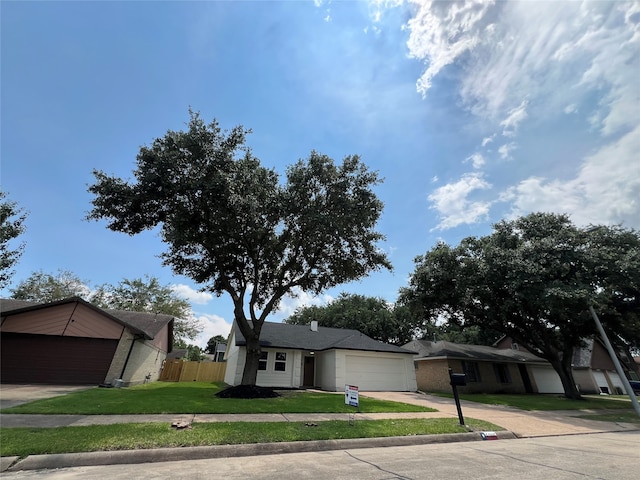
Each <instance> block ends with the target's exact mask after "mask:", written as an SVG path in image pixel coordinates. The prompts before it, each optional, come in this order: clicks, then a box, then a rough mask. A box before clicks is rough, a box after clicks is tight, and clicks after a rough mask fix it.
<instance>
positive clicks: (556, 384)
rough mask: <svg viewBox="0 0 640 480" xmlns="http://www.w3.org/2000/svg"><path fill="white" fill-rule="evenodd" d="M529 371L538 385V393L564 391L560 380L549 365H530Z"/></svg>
mask: <svg viewBox="0 0 640 480" xmlns="http://www.w3.org/2000/svg"><path fill="white" fill-rule="evenodd" d="M531 373H532V374H533V378H534V380H535V382H536V385H537V386H538V393H564V388H562V382H561V381H560V377H559V376H558V374H557V373H556V371H555V370H554V369H553V368H551V367H531Z"/></svg>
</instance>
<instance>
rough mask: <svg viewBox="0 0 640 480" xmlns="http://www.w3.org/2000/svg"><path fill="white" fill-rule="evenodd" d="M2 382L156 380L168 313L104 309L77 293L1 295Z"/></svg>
mask: <svg viewBox="0 0 640 480" xmlns="http://www.w3.org/2000/svg"><path fill="white" fill-rule="evenodd" d="M0 317H1V323H0V349H1V350H0V355H1V358H0V362H1V363H0V382H2V383H48V384H77V385H82V384H85V385H86V384H96V385H99V384H113V383H114V382H115V380H121V381H122V382H117V383H118V384H120V383H121V384H122V385H124V386H128V385H134V384H139V383H144V382H145V381H153V380H157V379H158V376H159V375H160V369H161V367H162V363H163V361H164V359H165V357H166V356H167V352H168V351H169V350H171V344H172V336H173V322H174V318H173V317H172V316H170V315H163V314H152V313H142V312H127V311H116V310H103V309H100V308H98V307H96V306H94V305H92V304H91V303H89V302H86V301H84V300H82V299H81V298H75V297H74V298H68V299H65V300H60V301H57V302H52V303H32V302H23V301H19V300H11V299H8V300H5V299H3V300H0Z"/></svg>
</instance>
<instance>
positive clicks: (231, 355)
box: [224, 332, 245, 385]
mask: <svg viewBox="0 0 640 480" xmlns="http://www.w3.org/2000/svg"><path fill="white" fill-rule="evenodd" d="M234 337H235V335H234V334H233V332H232V333H231V336H230V337H229V342H228V343H227V351H226V352H225V354H224V355H225V358H226V360H227V369H226V370H225V373H224V383H226V384H227V385H239V384H240V381H241V380H242V370H243V369H244V356H245V354H244V352H245V348H244V347H242V349H241V348H240V347H238V346H237V345H236V341H235V338H234ZM240 360H242V361H240Z"/></svg>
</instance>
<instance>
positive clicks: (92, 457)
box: [0, 431, 517, 472]
mask: <svg viewBox="0 0 640 480" xmlns="http://www.w3.org/2000/svg"><path fill="white" fill-rule="evenodd" d="M496 434H497V436H498V439H500V440H508V439H515V438H517V437H516V436H515V435H514V434H513V433H511V432H508V431H500V432H496ZM472 441H483V440H482V438H481V436H480V432H471V433H451V434H443V435H414V436H406V437H378V438H352V439H344V440H316V441H310V442H281V443H255V444H243V445H215V446H207V447H180V448H157V449H149V450H118V451H111V452H84V453H60V454H53V455H30V456H28V457H26V458H24V459H23V460H18V457H2V463H1V464H0V466H1V469H0V471H2V472H4V471H10V472H15V471H21V470H44V469H54V468H68V467H86V466H95V465H118V464H135V463H153V462H172V461H181V460H202V459H208V458H224V457H248V456H256V455H277V454H283V453H299V452H321V451H328V450H342V449H353V448H374V447H401V446H408V445H428V444H434V443H452V442H472ZM16 460H18V461H16Z"/></svg>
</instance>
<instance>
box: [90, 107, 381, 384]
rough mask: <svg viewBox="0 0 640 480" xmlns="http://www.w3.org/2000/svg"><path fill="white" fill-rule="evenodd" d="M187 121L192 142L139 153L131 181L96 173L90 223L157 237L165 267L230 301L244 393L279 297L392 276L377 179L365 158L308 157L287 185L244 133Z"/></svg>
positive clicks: (177, 140) (181, 140)
mask: <svg viewBox="0 0 640 480" xmlns="http://www.w3.org/2000/svg"><path fill="white" fill-rule="evenodd" d="M190 116H191V118H190V121H189V124H188V130H187V131H179V132H174V131H168V132H167V133H166V135H165V136H164V137H162V138H158V139H156V140H155V141H154V142H153V143H152V145H151V146H145V147H142V148H141V149H140V152H139V154H138V157H137V168H136V169H135V171H134V176H135V181H134V182H132V183H130V182H128V181H125V180H122V179H120V178H117V177H111V176H108V175H107V174H105V173H103V172H101V171H94V175H95V178H96V183H95V184H94V185H92V186H90V187H89V191H90V192H91V193H92V194H93V195H94V198H93V202H92V203H93V209H92V210H91V212H90V213H89V215H88V218H89V219H94V220H99V219H107V220H108V225H107V227H108V228H109V229H111V230H113V231H118V232H124V233H128V234H130V235H134V234H137V233H140V232H142V231H143V230H146V229H151V228H154V227H156V226H160V235H161V238H162V240H163V241H164V242H165V243H166V244H167V246H168V247H167V250H166V251H165V252H164V253H163V254H162V258H163V261H164V264H165V265H168V266H170V267H171V268H172V269H173V271H174V272H176V273H178V274H181V275H185V276H187V277H190V278H192V279H193V280H194V281H195V282H197V283H199V284H200V285H202V287H203V288H204V289H206V290H208V291H211V292H213V293H215V294H217V295H221V294H223V293H226V294H228V295H229V296H230V297H231V300H232V301H233V305H234V319H235V321H236V323H237V324H238V327H239V328H240V331H241V332H242V334H243V335H244V337H245V339H246V341H247V358H246V362H245V368H244V372H243V375H242V384H243V385H255V383H256V377H257V372H258V361H259V359H260V344H259V339H260V332H261V329H262V325H263V324H264V322H265V320H266V318H267V316H268V315H269V314H270V313H272V312H273V311H274V309H275V308H276V307H277V306H278V303H279V302H280V300H281V299H282V297H284V296H285V295H289V294H291V293H295V291H296V290H297V289H300V290H302V291H310V292H313V293H316V294H317V293H320V292H321V291H323V290H324V289H327V288H330V287H333V286H336V285H339V284H341V283H344V282H347V281H350V280H355V279H358V278H361V277H363V276H365V275H367V274H368V273H369V272H370V271H371V270H375V269H379V268H381V267H386V268H391V265H390V263H389V261H388V259H387V258H386V256H385V255H384V254H383V253H382V252H380V250H379V249H378V248H377V243H378V241H380V240H382V239H383V236H382V235H381V234H380V233H378V232H376V231H375V230H374V227H375V224H376V222H377V220H378V218H379V217H380V214H381V212H382V206H383V205H382V202H380V201H379V200H378V198H377V197H376V195H375V194H374V193H373V191H372V189H371V187H372V186H374V185H376V184H378V183H379V182H380V180H379V178H378V175H377V174H376V173H374V172H370V171H369V170H368V169H367V168H366V167H365V165H363V164H362V162H361V161H360V159H359V158H358V157H357V156H349V157H346V158H345V159H344V160H343V162H342V164H341V165H335V164H334V162H333V161H332V160H331V159H330V158H329V157H327V156H325V155H321V154H319V153H317V152H312V153H311V155H310V156H309V158H308V159H307V160H304V161H303V160H300V161H298V162H297V163H296V164H294V165H292V166H290V167H289V168H288V169H287V174H286V182H281V180H280V178H279V177H278V175H277V174H276V173H275V172H274V171H273V170H270V169H267V168H265V167H263V166H262V165H261V164H260V161H259V160H258V159H257V158H256V157H254V156H253V154H252V153H251V151H250V149H248V148H247V147H246V146H245V139H246V135H247V134H248V133H249V132H248V131H247V130H245V129H244V128H243V127H241V126H238V127H235V128H233V129H232V130H231V131H229V132H223V131H222V130H221V128H220V127H219V125H218V123H217V122H216V121H215V120H214V121H213V122H212V123H211V124H208V125H207V124H205V122H204V121H203V120H202V119H201V118H200V117H199V115H198V114H196V113H193V112H190Z"/></svg>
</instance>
